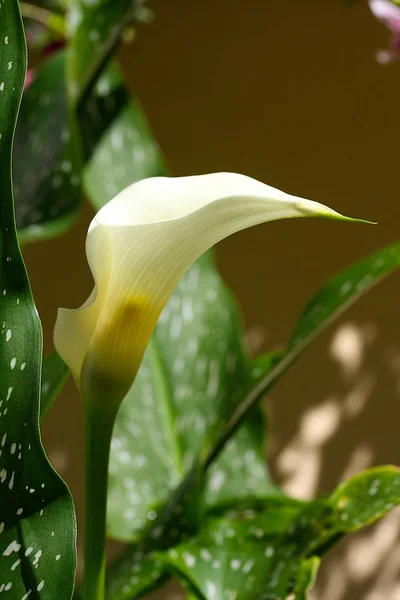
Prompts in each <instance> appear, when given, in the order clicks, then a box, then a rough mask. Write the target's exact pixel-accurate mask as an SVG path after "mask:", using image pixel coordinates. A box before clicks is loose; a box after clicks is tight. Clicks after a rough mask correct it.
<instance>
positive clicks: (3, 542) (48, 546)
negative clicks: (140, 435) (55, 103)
mask: <svg viewBox="0 0 400 600" xmlns="http://www.w3.org/2000/svg"><path fill="white" fill-rule="evenodd" d="M25 71H26V50H25V40H24V33H23V28H22V22H21V17H20V13H19V7H18V2H17V0H1V2H0V289H1V294H0V327H1V328H0V346H1V353H0V372H1V376H0V438H1V442H0V445H1V449H0V491H1V494H0V591H1V592H9V594H8V596H9V597H10V598H15V600H22V599H25V598H28V597H30V596H31V597H32V598H38V599H39V598H40V599H43V600H52V599H54V598H59V599H60V600H70V598H71V596H72V591H73V584H74V574H75V561H76V557H75V537H76V532H75V517H74V509H73V504H72V500H71V497H70V494H69V492H68V490H67V488H66V486H65V484H64V482H63V481H62V480H61V479H60V478H59V477H58V475H57V474H56V473H55V472H54V471H53V469H52V467H51V466H50V464H49V463H48V461H47V459H46V456H45V453H44V450H43V448H42V445H41V441H40V433H39V425H38V414H39V397H40V372H41V355H42V334H41V326H40V321H39V317H38V314H37V311H36V308H35V305H34V303H33V300H32V296H31V292H30V287H29V281H28V278H27V274H26V271H25V266H24V263H23V260H22V257H21V253H20V250H19V246H18V240H17V235H16V231H15V223H14V209H13V195H12V182H11V152H12V142H13V135H14V128H15V122H16V118H17V113H18V108H19V103H20V98H21V94H22V89H23V84H24V78H25Z"/></svg>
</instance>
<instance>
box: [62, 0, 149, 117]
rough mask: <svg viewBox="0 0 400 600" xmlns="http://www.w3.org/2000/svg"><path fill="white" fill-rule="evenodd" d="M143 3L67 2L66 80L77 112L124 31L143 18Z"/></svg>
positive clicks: (136, 0) (120, 0) (126, 0)
mask: <svg viewBox="0 0 400 600" xmlns="http://www.w3.org/2000/svg"><path fill="white" fill-rule="evenodd" d="M143 4H144V1H143V0H102V1H91V0H90V1H84V2H71V3H70V17H69V23H70V33H71V39H70V43H69V46H68V70H67V73H68V77H67V81H68V91H69V96H70V98H71V100H72V102H73V103H74V104H75V105H76V106H77V107H78V112H79V106H80V104H82V103H83V102H84V101H85V96H86V94H87V93H89V91H90V89H91V88H92V87H93V84H94V83H95V81H96V80H97V78H98V76H99V73H100V72H101V71H102V70H103V67H104V64H105V63H106V62H107V61H108V59H109V57H110V56H111V55H112V54H113V52H114V51H115V49H116V48H117V46H118V44H119V43H120V41H121V38H122V35H123V33H124V31H125V29H126V28H127V27H129V26H130V25H132V24H133V23H134V22H135V21H136V20H138V19H140V18H141V17H142V16H143Z"/></svg>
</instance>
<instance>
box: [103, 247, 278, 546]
mask: <svg viewBox="0 0 400 600" xmlns="http://www.w3.org/2000/svg"><path fill="white" fill-rule="evenodd" d="M211 332H212V336H210V333H211ZM250 371H251V367H250V362H249V359H248V358H247V357H246V355H245V353H244V351H243V347H242V342H241V328H240V325H239V322H238V316H237V312H236V308H235V306H234V305H233V303H232V300H231V298H230V295H229V293H228V292H227V290H226V288H225V286H224V285H223V283H222V281H221V279H220V278H219V276H218V275H217V272H216V270H215V267H214V264H213V261H212V258H211V255H209V254H208V255H204V256H203V257H202V259H201V260H200V261H198V262H197V264H196V265H195V266H194V267H193V268H192V269H191V270H190V272H189V273H188V274H187V275H186V276H185V277H184V278H183V280H182V281H181V282H180V284H179V285H178V287H177V289H176V291H175V293H174V294H173V296H172V297H171V299H170V301H169V303H168V305H167V307H166V309H165V311H164V312H163V314H162V316H161V318H160V321H159V323H158V325H157V327H156V331H155V334H154V336H153V339H152V341H151V343H150V345H149V348H148V350H147V352H146V355H145V359H144V362H143V365H142V367H141V369H140V371H139V374H138V376H137V378H136V381H135V383H134V385H133V387H132V389H131V391H130V393H129V394H128V396H127V398H126V399H125V401H124V403H123V405H122V408H121V410H120V413H119V415H118V417H117V423H116V427H115V430H114V436H113V444H112V452H111V461H110V484H109V485H110V495H109V503H108V509H109V510H108V523H109V531H110V533H111V534H112V535H113V536H114V537H118V538H122V539H127V540H129V539H130V540H133V539H135V538H137V536H138V535H141V533H140V532H141V530H142V529H143V528H145V527H146V526H148V525H149V524H151V521H152V520H153V521H154V520H155V518H156V516H157V513H158V512H159V511H160V509H161V508H162V506H163V504H164V503H165V502H166V501H167V499H168V497H169V495H170V494H171V492H172V491H173V490H174V488H175V487H177V486H178V484H179V483H180V482H181V481H182V479H183V477H184V475H185V473H187V472H189V470H190V469H191V467H192V465H193V464H195V463H196V461H197V460H198V459H199V457H200V456H201V454H202V452H203V449H204V448H206V447H207V446H208V445H209V444H211V443H212V440H213V439H214V438H215V435H216V431H218V429H219V428H220V427H221V424H222V423H224V422H225V420H226V418H227V416H228V415H229V414H230V412H231V410H232V407H233V406H234V405H235V401H237V399H238V398H240V396H241V394H242V393H243V391H244V390H245V389H246V387H248V386H249V382H250ZM262 439H263V425H262V420H261V417H260V414H259V412H258V411H257V414H256V415H255V416H254V417H253V420H252V421H251V422H250V421H249V422H248V423H247V424H246V425H245V426H244V427H243V428H242V429H241V431H240V432H239V433H238V435H237V436H235V440H234V441H233V446H232V447H231V448H230V449H229V448H227V452H228V453H229V454H228V455H227V456H224V455H222V456H221V460H220V461H217V464H216V470H215V471H214V472H212V473H210V477H209V480H208V485H207V489H208V493H207V500H208V504H209V505H212V504H216V503H217V502H218V501H219V500H220V499H221V498H222V499H223V500H224V501H226V502H229V503H230V504H232V503H234V502H235V501H236V500H237V499H238V498H242V499H247V498H248V497H249V496H250V497H252V498H257V497H258V498H265V497H266V496H268V495H271V494H275V493H276V489H275V487H274V486H273V485H272V484H271V483H270V482H269V481H268V478H267V474H266V469H265V465H264V459H263V452H262ZM238 450H240V451H241V452H242V455H238V454H237V451H238ZM232 459H233V461H234V462H233V466H232ZM239 482H240V484H239ZM224 484H225V485H224ZM227 486H228V487H227ZM224 488H225V489H224Z"/></svg>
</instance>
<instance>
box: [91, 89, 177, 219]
mask: <svg viewBox="0 0 400 600" xmlns="http://www.w3.org/2000/svg"><path fill="white" fill-rule="evenodd" d="M113 83H114V85H115V80H114V82H113ZM100 89H101V88H100ZM165 171H166V168H165V165H164V161H163V158H162V156H161V154H160V151H159V149H158V146H157V143H156V142H155V141H154V138H153V137H152V135H151V132H150V129H149V126H148V124H147V120H146V117H145V115H144V113H143V111H142V109H141V107H140V105H139V103H138V101H137V100H136V99H133V100H131V101H130V102H129V103H127V104H126V106H125V107H124V108H123V109H122V110H121V111H120V113H119V114H118V116H117V117H116V118H115V119H114V121H113V123H112V125H111V126H110V127H109V128H108V129H107V131H106V132H105V133H104V135H103V137H102V139H101V140H100V142H99V143H98V144H97V146H96V148H95V150H94V152H93V154H92V157H91V159H90V160H89V162H88V164H87V166H86V169H85V175H84V185H85V189H86V191H87V194H88V196H89V198H90V201H91V203H92V204H93V206H94V208H95V209H96V210H98V209H100V208H101V207H102V206H103V205H104V204H105V203H106V202H108V200H110V199H111V198H113V197H114V196H116V194H117V193H118V192H120V191H121V190H122V189H124V188H125V187H126V186H128V185H130V184H131V183H133V182H134V181H139V180H140V179H145V178H146V177H156V176H157V175H162V174H165ZM101 173H103V174H104V175H103V176H99V174H101Z"/></svg>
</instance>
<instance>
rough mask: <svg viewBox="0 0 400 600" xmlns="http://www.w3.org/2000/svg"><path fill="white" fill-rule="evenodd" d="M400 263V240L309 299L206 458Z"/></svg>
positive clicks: (210, 457)
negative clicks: (277, 357) (285, 343)
mask: <svg viewBox="0 0 400 600" xmlns="http://www.w3.org/2000/svg"><path fill="white" fill-rule="evenodd" d="M399 266H400V242H395V243H394V244H391V245H390V246H387V247H385V248H382V249H381V250H378V251H377V252H375V253H374V254H372V255H371V256H369V257H367V258H364V259H363V260H361V261H359V262H357V263H355V264H353V265H351V266H350V267H349V268H347V269H344V270H343V271H341V272H340V273H339V274H338V275H336V277H333V278H332V279H331V280H330V281H328V282H327V283H326V284H325V285H324V286H323V287H322V288H321V289H320V290H319V291H318V292H317V293H316V294H315V296H314V297H313V298H312V299H311V301H310V302H309V303H308V305H307V306H306V308H305V309H304V311H303V312H302V314H301V315H300V318H299V320H298V323H297V326H296V328H295V331H294V334H293V336H292V338H291V340H290V342H289V344H288V346H287V348H286V349H285V351H284V353H283V354H282V357H281V359H280V360H278V362H277V363H273V364H272V365H271V368H270V369H269V370H268V371H267V373H266V375H265V376H264V378H262V379H261V381H259V382H258V383H257V384H256V385H255V387H254V388H253V389H252V390H251V391H250V392H249V393H248V394H247V395H246V396H245V398H244V400H243V401H242V402H241V403H240V405H239V406H238V408H237V410H236V411H235V412H234V414H233V415H232V417H231V418H230V419H229V421H228V423H227V425H226V428H225V429H224V431H223V432H222V434H221V436H220V438H219V440H218V441H217V443H216V444H215V446H214V448H212V449H211V451H210V452H209V454H208V456H207V457H206V459H205V465H206V466H207V465H210V464H211V463H212V462H213V461H214V459H215V457H216V456H217V455H218V454H219V452H220V451H221V449H222V448H223V447H224V446H225V443H226V441H227V440H228V439H229V438H230V437H231V436H232V434H233V433H234V431H235V430H236V428H237V427H238V426H240V423H241V422H242V420H243V418H245V417H246V415H247V414H248V413H249V412H250V411H251V410H252V409H253V407H254V406H255V405H256V404H257V402H258V401H259V400H260V398H262V397H263V396H264V395H265V394H266V393H267V392H268V391H269V390H270V389H271V388H272V386H273V385H274V384H275V383H276V382H277V381H278V379H279V378H280V377H281V376H282V375H283V374H284V373H285V372H286V370H287V369H288V368H289V367H290V366H291V365H292V364H293V363H294V362H295V360H296V359H297V358H298V357H299V356H300V354H302V352H304V350H305V349H306V348H307V347H308V346H309V345H310V343H311V342H312V341H313V340H314V339H315V338H316V337H317V336H318V335H319V333H320V332H321V331H323V330H324V329H325V327H327V326H328V325H329V324H330V323H331V322H332V321H333V320H334V319H335V318H337V317H338V316H339V315H340V314H341V313H342V312H343V311H344V310H345V309H346V308H347V307H348V306H349V305H350V304H352V303H353V302H355V301H356V300H357V299H358V298H359V297H360V296H362V295H363V294H365V293H366V292H367V291H368V290H370V289H371V288H372V287H373V286H374V285H376V284H377V283H379V282H380V281H381V280H382V279H384V278H385V277H387V276H388V275H390V273H392V272H393V271H395V270H396V269H398V268H399Z"/></svg>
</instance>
